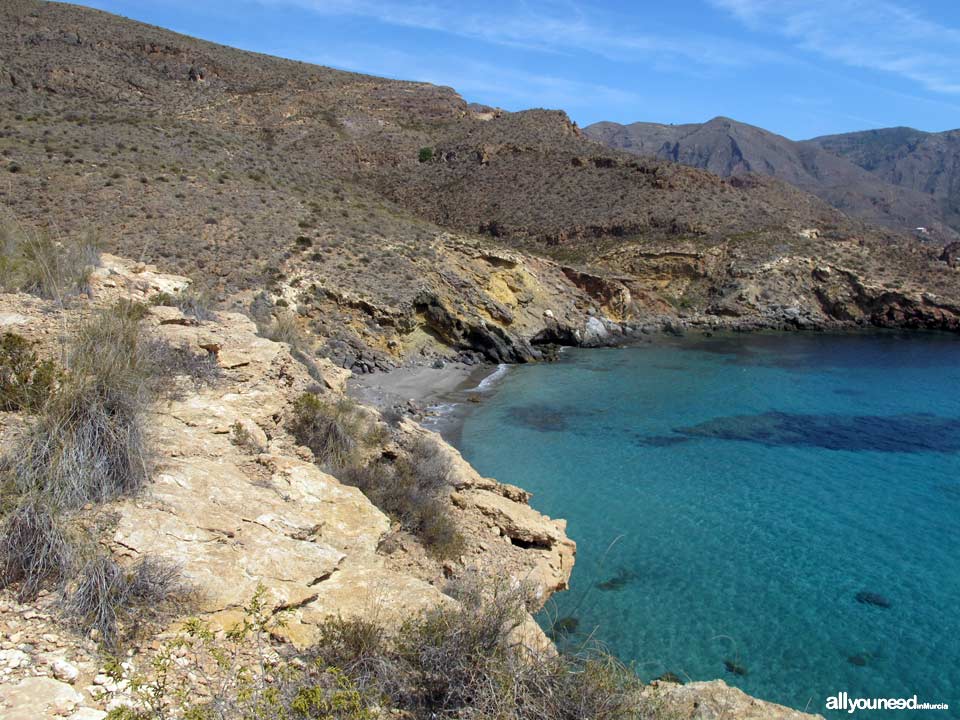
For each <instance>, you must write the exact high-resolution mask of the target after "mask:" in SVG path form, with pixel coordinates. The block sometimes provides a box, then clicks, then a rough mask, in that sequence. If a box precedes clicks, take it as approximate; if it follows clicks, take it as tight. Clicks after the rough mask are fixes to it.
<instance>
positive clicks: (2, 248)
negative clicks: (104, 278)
mask: <svg viewBox="0 0 960 720" xmlns="http://www.w3.org/2000/svg"><path fill="white" fill-rule="evenodd" d="M98 264H99V256H98V254H97V248H96V243H95V242H94V240H93V238H92V237H91V236H89V235H88V236H86V237H85V238H84V239H82V240H80V241H64V242H55V241H54V240H53V239H52V238H50V237H49V236H48V235H45V234H43V233H40V232H37V231H33V230H28V229H26V228H24V227H21V226H19V225H12V224H9V223H7V224H3V225H0V288H2V289H4V290H6V291H8V292H12V291H17V290H19V291H23V292H29V293H33V294H35V295H39V296H40V297H44V298H49V299H53V300H58V301H63V299H64V298H66V297H67V296H69V295H73V294H75V293H78V292H83V291H85V290H86V289H87V284H88V281H89V279H90V273H91V272H92V270H93V268H94V267H96V266H97V265H98Z"/></svg>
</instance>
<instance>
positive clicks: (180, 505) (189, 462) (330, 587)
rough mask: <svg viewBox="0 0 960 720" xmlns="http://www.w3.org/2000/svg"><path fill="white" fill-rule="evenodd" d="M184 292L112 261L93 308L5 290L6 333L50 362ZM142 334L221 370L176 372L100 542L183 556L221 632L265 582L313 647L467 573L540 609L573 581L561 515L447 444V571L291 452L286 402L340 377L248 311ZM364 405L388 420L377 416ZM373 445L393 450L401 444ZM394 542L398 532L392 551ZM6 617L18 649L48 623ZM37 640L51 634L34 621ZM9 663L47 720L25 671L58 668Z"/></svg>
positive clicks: (331, 385)
mask: <svg viewBox="0 0 960 720" xmlns="http://www.w3.org/2000/svg"><path fill="white" fill-rule="evenodd" d="M186 284H187V281H186V279H185V278H180V277H176V276H167V275H161V274H159V273H156V272H155V271H154V269H152V268H150V267H145V266H143V265H137V264H135V263H130V262H126V261H124V260H121V259H119V258H115V257H112V256H106V257H105V258H104V263H103V266H102V267H101V268H99V269H98V270H97V271H96V272H95V273H94V276H93V278H92V279H91V294H92V296H93V298H94V299H92V300H82V299H78V300H76V301H74V302H73V303H72V304H71V305H69V306H68V307H67V308H65V309H62V310H61V309H59V308H57V307H56V306H55V305H54V304H53V303H52V302H48V301H43V300H39V299H37V298H33V297H30V296H26V295H2V296H0V298H2V307H3V310H4V312H3V313H2V315H0V323H2V325H0V330H2V331H4V332H16V333H17V334H20V335H23V336H25V337H26V338H28V339H29V340H31V341H33V342H35V343H36V345H37V347H38V348H39V350H40V352H41V353H42V354H54V355H55V352H56V349H57V347H58V345H59V343H60V342H61V339H62V334H63V331H64V328H66V327H71V326H72V325H74V324H75V323H77V322H79V321H80V319H81V318H83V317H84V316H86V315H88V314H89V313H90V312H91V311H92V310H93V309H94V308H95V307H97V306H104V305H106V304H108V303H111V302H113V301H114V300H116V299H119V298H129V299H133V300H136V301H140V302H145V303H149V302H150V300H151V298H152V297H154V296H156V295H157V293H159V292H170V291H175V290H177V289H180V288H183V287H184V286H186ZM144 330H145V332H148V333H150V334H151V335H152V336H155V337H159V338H162V339H164V340H166V341H168V342H170V343H171V344H173V345H174V346H176V347H183V348H186V349H189V350H190V351H191V352H195V353H199V354H202V353H209V354H210V355H211V356H212V357H213V358H214V359H215V361H216V364H217V366H218V367H219V369H220V373H221V376H220V377H219V379H217V380H216V381H215V382H213V384H212V385H210V386H207V387H202V388H196V387H194V386H193V385H192V384H191V383H189V382H188V381H187V380H186V378H183V377H181V378H171V379H170V382H171V383H181V384H182V385H183V387H182V388H180V392H178V393H177V394H176V395H175V398H176V399H173V400H169V401H163V402H160V403H158V404H157V405H156V406H155V407H154V409H153V412H152V413H151V416H150V419H149V428H150V444H151V446H152V448H154V450H155V457H154V459H153V468H154V469H153V473H152V477H151V482H150V483H149V484H148V486H147V488H146V489H145V490H144V491H143V492H142V493H141V494H139V495H137V496H136V497H133V498H130V499H126V500H121V501H118V502H115V503H112V504H111V505H109V506H107V507H105V508H104V509H103V510H102V514H103V516H105V517H106V516H111V517H113V518H114V522H113V525H112V528H113V529H112V530H111V531H110V532H109V533H108V534H107V535H106V536H104V537H103V538H102V542H103V543H105V544H106V545H107V546H109V547H110V549H111V550H112V552H113V554H114V556H115V557H117V558H119V559H120V560H121V561H122V562H129V561H134V560H136V559H137V558H141V557H146V556H150V557H153V558H162V559H166V560H169V561H172V562H175V563H176V564H177V565H179V567H180V568H181V570H182V573H183V576H184V578H185V579H186V580H187V581H188V582H189V584H190V586H191V587H192V589H193V590H194V591H195V592H196V598H197V607H196V608H195V609H196V610H197V611H199V612H200V613H201V614H202V615H203V617H205V618H207V619H208V620H210V621H211V622H212V623H214V625H215V626H222V627H227V628H228V627H231V626H232V625H233V624H234V623H236V622H237V621H238V620H239V619H240V617H242V613H243V607H244V605H245V604H246V603H248V602H249V600H250V597H251V596H252V595H253V593H254V591H255V590H256V588H257V586H258V585H263V586H264V588H265V590H266V600H267V602H268V604H269V607H270V608H272V609H273V610H274V611H278V610H285V611H287V614H288V617H289V621H288V622H287V623H286V624H285V625H284V626H283V628H282V629H279V630H277V632H276V634H277V636H278V639H281V640H285V641H289V642H291V643H292V644H293V645H295V646H297V647H305V646H308V645H309V644H311V643H312V642H313V641H314V640H315V639H316V626H317V624H318V623H321V622H323V621H324V620H326V619H328V618H330V617H331V616H342V617H351V616H360V617H367V618H371V619H373V618H377V619H378V620H379V621H381V622H386V623H393V622H399V621H401V620H402V619H404V618H407V617H409V616H410V615H411V614H415V613H416V612H417V611H419V610H422V609H425V608H428V607H431V606H434V605H436V604H438V603H452V602H454V600H452V599H451V598H450V597H448V596H447V595H445V594H444V593H443V588H444V587H445V585H446V583H447V582H448V581H449V580H451V579H455V578H456V577H457V576H459V575H461V574H464V573H476V572H479V573H481V574H482V576H484V577H490V578H494V577H496V578H501V579H510V578H512V581H513V582H529V583H531V584H532V586H533V587H534V589H535V592H536V593H537V595H538V597H539V598H540V600H541V602H546V600H547V599H548V598H549V596H550V594H552V593H553V592H555V591H557V590H562V589H565V588H566V586H567V581H568V579H569V576H570V572H571V570H572V568H573V562H574V556H575V553H576V548H575V545H574V543H573V542H572V541H571V540H569V539H568V538H567V536H566V534H565V533H564V527H565V525H564V523H563V521H560V520H551V519H549V518H547V517H544V516H543V515H541V514H539V513H537V512H536V511H534V510H533V509H532V508H530V506H529V505H528V504H527V501H528V500H529V495H528V494H527V493H525V492H523V491H522V490H519V489H518V488H514V487H510V486H506V485H502V484H500V483H498V482H496V481H494V480H491V479H488V478H483V477H481V476H480V475H478V474H477V473H476V471H475V470H473V468H472V467H470V465H469V464H467V463H466V462H465V461H464V460H463V459H462V458H461V457H460V455H459V453H457V452H456V450H454V449H453V448H450V447H448V446H445V445H443V446H442V447H441V448H440V451H441V452H442V453H444V454H445V455H446V459H447V461H448V464H449V467H450V474H449V478H450V484H451V486H452V487H451V491H452V505H451V512H452V513H453V517H454V519H455V521H456V524H457V526H458V528H459V529H460V531H461V533H462V534H463V535H464V539H465V546H464V550H463V553H462V555H461V556H460V557H459V558H456V559H454V560H453V561H448V562H445V563H440V562H439V561H437V560H433V559H432V558H430V557H429V556H428V555H427V554H425V553H424V552H423V550H422V549H421V548H419V546H418V544H417V542H416V540H415V539H414V538H413V537H412V536H407V535H406V534H405V533H402V532H400V531H399V529H398V528H397V527H396V526H394V525H393V524H392V523H391V521H390V519H389V518H388V517H387V516H386V515H384V513H383V512H381V511H380V510H379V509H377V508H376V507H375V506H374V505H373V504H372V503H371V502H370V501H369V500H368V499H367V498H366V497H365V496H364V495H363V494H362V493H361V492H360V490H358V489H356V488H354V487H349V486H346V485H344V484H342V483H341V482H339V481H338V480H337V479H336V478H335V477H333V476H331V475H329V474H327V473H325V472H323V471H322V470H321V469H320V468H319V467H318V466H317V465H316V464H315V463H314V462H312V456H311V452H310V451H309V450H308V449H307V448H304V447H299V446H297V445H296V443H295V441H294V440H293V438H292V437H291V436H289V435H288V434H287V431H286V429H285V428H286V426H287V421H288V418H289V414H290V410H291V406H292V403H293V400H294V399H295V398H296V397H297V396H298V395H300V394H301V393H303V392H304V391H305V390H306V389H307V388H310V389H311V391H313V392H317V393H320V394H321V396H324V397H327V398H330V399H331V400H336V399H337V398H339V397H341V396H342V392H343V390H344V384H345V380H346V377H347V375H348V374H349V373H347V372H346V371H344V370H342V369H339V368H336V367H334V366H333V365H332V364H331V363H329V362H327V361H320V362H319V363H318V364H317V366H316V368H315V369H314V376H315V377H314V378H311V376H310V375H309V374H308V372H307V368H306V367H305V366H304V365H302V364H301V363H300V362H298V361H297V360H295V359H294V358H293V357H292V356H291V354H290V348H289V346H287V345H286V344H283V343H278V342H273V341H271V340H267V339H265V338H262V337H259V336H258V335H257V333H256V326H255V325H254V323H253V322H252V321H251V320H249V318H247V317H246V316H243V315H239V314H234V313H229V312H221V313H217V315H216V318H215V319H213V320H208V321H202V322H201V321H197V320H196V319H194V318H192V317H186V316H184V314H183V313H182V312H181V311H180V310H179V309H177V308H173V307H162V306H157V307H150V309H149V313H148V315H147V317H146V318H145V320H144ZM318 379H319V381H320V382H321V385H320V386H318ZM364 412H366V413H367V415H368V417H369V419H370V420H371V421H372V422H379V420H378V416H377V415H376V411H373V410H365V411H364ZM0 422H2V425H0V429H2V430H3V435H0V441H3V442H9V440H10V438H11V437H12V435H13V434H14V433H15V432H16V430H17V429H18V428H19V427H21V426H22V423H21V422H20V421H19V420H18V418H17V417H16V416H15V415H13V414H4V415H3V417H2V418H0ZM397 432H399V433H400V436H401V438H400V439H401V441H402V440H403V439H404V438H408V439H414V438H421V439H423V440H425V441H427V442H431V443H436V444H438V445H441V444H442V441H441V440H440V439H439V437H438V436H436V435H434V434H433V433H430V432H428V431H426V430H424V429H423V428H421V427H420V426H418V425H416V424H414V423H412V422H410V421H407V420H404V421H403V422H402V424H401V426H400V428H399V430H398V431H397ZM402 444H403V443H402V442H401V443H400V445H401V446H402ZM375 452H388V453H393V454H395V453H397V452H398V449H397V447H396V443H393V444H392V446H390V447H387V446H384V447H382V448H379V449H376V450H375ZM400 452H402V450H400ZM388 536H393V537H394V542H391V543H389V545H390V548H389V550H388V549H385V543H384V541H385V539H386V538H387V537H388ZM47 600H52V598H47ZM41 604H42V603H41ZM0 610H2V612H0V626H2V625H3V624H4V623H6V624H7V625H8V627H14V626H17V625H19V626H20V628H21V632H20V637H18V641H19V642H20V644H23V643H25V642H26V641H27V639H29V637H31V636H32V633H31V630H30V628H31V623H30V622H29V621H27V622H23V621H14V620H13V618H15V617H16V613H24V612H27V613H29V612H34V613H35V617H38V618H39V617H49V615H44V614H43V612H42V611H41V610H36V611H31V610H29V609H27V610H24V609H23V608H21V607H19V606H16V605H15V604H14V603H10V604H7V605H3V606H0ZM11 613H13V614H11ZM27 617H28V619H29V615H27ZM24 631H25V633H26V634H24ZM36 632H37V633H38V634H42V632H43V631H42V630H40V624H39V623H38V624H37V630H36ZM526 632H527V633H529V637H528V639H527V640H526V641H528V642H532V643H536V644H540V645H546V644H547V642H548V641H547V640H546V638H545V637H544V636H543V635H542V633H541V632H540V631H539V629H538V628H537V626H536V625H535V624H534V623H533V622H532V621H530V622H529V623H528V624H527V626H526ZM63 645H64V647H63V654H64V655H67V656H71V657H73V656H74V655H77V656H82V657H87V658H89V648H88V649H87V650H84V642H83V640H82V639H80V638H75V639H73V640H67V641H65V642H64V643H63ZM144 650H145V651H146V650H148V649H144ZM84 663H85V664H84V671H85V672H86V673H87V674H89V673H90V672H93V673H95V672H96V668H95V667H92V666H91V661H90V660H89V659H87V660H85V661H84ZM13 670H15V672H12V673H10V674H9V677H7V678H6V680H4V681H0V685H2V686H0V698H3V699H4V700H5V701H6V702H7V703H8V705H9V706H10V707H11V708H20V710H17V712H21V710H23V707H24V703H26V702H27V701H26V700H24V698H31V700H30V702H32V703H34V702H35V703H37V704H35V705H32V706H31V707H32V708H33V710H34V711H35V712H36V713H37V714H35V715H32V716H30V717H43V715H42V712H43V711H42V709H41V703H39V701H38V700H37V697H38V696H37V693H38V692H41V693H47V692H48V690H49V688H46V686H43V688H39V689H38V688H35V687H34V685H37V683H38V682H39V680H37V679H26V678H29V677H30V676H32V675H33V674H34V672H36V671H42V672H45V673H47V674H50V673H52V670H50V669H48V668H47V665H46V664H43V665H41V666H40V667H36V663H33V662H31V661H25V662H24V663H23V667H22V668H20V666H19V664H18V665H17V667H16V668H13ZM3 682H5V683H6V685H3V684H2V683H3ZM50 682H53V679H50ZM68 690H69V692H67V691H63V692H64V693H65V695H64V697H65V700H64V703H66V705H71V704H72V706H78V707H79V706H81V705H83V704H87V705H89V706H90V707H94V706H96V703H94V701H93V698H92V697H91V695H90V694H89V693H84V692H81V691H79V690H74V689H71V688H68ZM81 690H82V688H81ZM49 692H50V693H53V694H51V695H50V697H51V698H54V699H55V697H59V696H56V693H55V692H54V691H53V690H50V691H49ZM56 692H60V690H57V691H56ZM118 692H120V693H121V694H122V691H118ZM68 696H69V697H68ZM64 703H61V702H59V701H56V702H53V701H51V703H50V707H51V710H50V712H51V713H62V712H64V711H65V707H66V706H65V705H64ZM97 707H103V704H102V703H101V704H100V705H99V706H97ZM11 712H12V710H11ZM14 717H20V715H14ZM24 717H26V716H24ZM51 717H52V715H51ZM78 720H79V718H78Z"/></svg>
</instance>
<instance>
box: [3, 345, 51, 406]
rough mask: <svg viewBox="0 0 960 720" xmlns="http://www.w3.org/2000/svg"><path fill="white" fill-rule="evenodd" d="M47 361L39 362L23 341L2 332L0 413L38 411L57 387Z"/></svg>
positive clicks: (49, 362) (49, 363)
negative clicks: (0, 411)
mask: <svg viewBox="0 0 960 720" xmlns="http://www.w3.org/2000/svg"><path fill="white" fill-rule="evenodd" d="M57 379H58V372H57V369H56V366H55V365H54V364H53V362H52V361H50V360H39V359H38V358H37V354H36V353H35V352H33V350H32V349H31V348H30V343H28V342H27V341H26V340H25V339H24V338H22V337H20V336H19V335H16V334H14V333H9V332H8V333H4V334H3V336H2V338H0V410H2V411H6V412H20V411H28V412H33V411H36V410H39V409H40V408H41V407H42V406H43V404H44V403H45V402H46V401H47V398H49V397H50V393H51V392H53V389H54V387H55V386H56V384H57Z"/></svg>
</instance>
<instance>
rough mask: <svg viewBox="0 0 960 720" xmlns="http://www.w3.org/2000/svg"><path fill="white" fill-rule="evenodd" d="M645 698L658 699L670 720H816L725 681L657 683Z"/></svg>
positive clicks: (813, 717) (813, 716)
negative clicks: (748, 693) (758, 697)
mask: <svg viewBox="0 0 960 720" xmlns="http://www.w3.org/2000/svg"><path fill="white" fill-rule="evenodd" d="M645 694H646V695H647V696H648V697H650V698H653V699H655V701H656V702H657V703H658V704H659V706H660V707H661V708H662V709H663V710H664V711H665V713H666V716H667V717H671V718H676V719H677V720H727V718H736V720H815V718H822V716H820V715H808V714H807V713H803V712H800V711H798V710H792V709H790V708H787V707H783V706H782V705H776V704H774V703H769V702H764V701H763V700H757V699H756V698H753V697H750V696H749V695H747V694H746V693H745V692H743V691H742V690H740V689H739V688H734V687H730V686H729V685H727V684H726V683H725V682H723V680H713V681H711V682H692V683H687V684H686V685H681V684H679V683H671V682H654V683H653V684H652V685H651V686H650V687H649V688H647V690H646V691H645Z"/></svg>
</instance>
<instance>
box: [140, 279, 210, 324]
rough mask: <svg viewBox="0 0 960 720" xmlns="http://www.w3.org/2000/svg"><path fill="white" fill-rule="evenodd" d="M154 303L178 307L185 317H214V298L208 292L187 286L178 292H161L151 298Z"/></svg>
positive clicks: (201, 318)
mask: <svg viewBox="0 0 960 720" xmlns="http://www.w3.org/2000/svg"><path fill="white" fill-rule="evenodd" d="M151 303H152V304H154V305H164V306H166V307H175V308H179V309H180V311H181V312H182V313H183V314H184V315H186V316H187V317H192V318H194V319H195V320H200V321H201V322H202V321H206V320H214V319H216V313H215V312H214V300H213V297H212V296H211V294H210V293H209V292H205V291H203V290H196V289H194V288H193V287H189V288H187V289H186V290H182V291H180V292H178V293H168V292H161V293H157V294H156V295H154V296H153V298H152V299H151Z"/></svg>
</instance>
